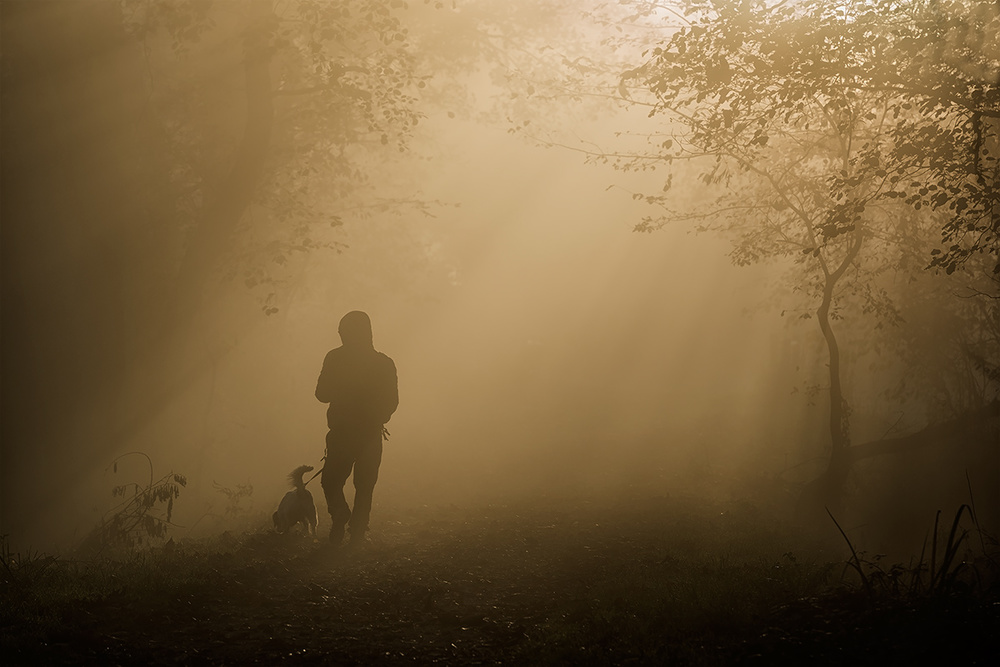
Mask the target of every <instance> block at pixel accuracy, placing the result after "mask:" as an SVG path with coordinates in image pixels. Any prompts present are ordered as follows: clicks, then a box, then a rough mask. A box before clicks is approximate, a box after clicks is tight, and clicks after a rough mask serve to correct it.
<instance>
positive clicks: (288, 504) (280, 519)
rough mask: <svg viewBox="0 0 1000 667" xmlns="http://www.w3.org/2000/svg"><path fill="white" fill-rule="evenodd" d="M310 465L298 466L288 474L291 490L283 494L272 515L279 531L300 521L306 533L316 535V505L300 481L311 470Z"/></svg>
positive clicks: (287, 528)
mask: <svg viewBox="0 0 1000 667" xmlns="http://www.w3.org/2000/svg"><path fill="white" fill-rule="evenodd" d="M312 469H313V467H312V466H299V467H298V468H296V469H295V470H293V471H292V474H290V475H289V476H288V480H289V481H290V482H291V483H292V487H293V488H292V490H291V491H289V492H288V493H286V494H285V497H284V498H282V499H281V503H279V504H278V509H277V510H276V511H275V512H274V514H273V515H272V517H271V518H272V519H273V521H274V528H275V530H277V531H278V532H279V533H284V532H286V531H288V530H289V529H290V528H292V526H294V525H295V524H297V523H301V524H302V525H303V526H305V528H306V533H308V534H311V535H313V536H315V535H316V505H315V503H313V497H312V494H311V493H309V491H308V490H307V489H306V485H305V484H304V483H303V482H302V476H303V475H304V474H306V473H307V472H309V471H310V470H312Z"/></svg>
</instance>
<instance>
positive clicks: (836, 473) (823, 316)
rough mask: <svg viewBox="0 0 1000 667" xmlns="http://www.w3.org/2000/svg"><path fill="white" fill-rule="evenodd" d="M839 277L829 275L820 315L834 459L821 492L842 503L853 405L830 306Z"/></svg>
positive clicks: (830, 501) (826, 498)
mask: <svg viewBox="0 0 1000 667" xmlns="http://www.w3.org/2000/svg"><path fill="white" fill-rule="evenodd" d="M835 285H836V279H835V278H833V277H832V276H828V277H827V281H826V285H825V286H824V289H823V301H822V303H821V304H820V307H819V309H818V310H817V311H816V315H817V317H818V319H819V327H820V330H821V331H822V332H823V339H824V340H825V341H826V347H827V351H828V354H829V361H830V443H831V450H830V463H829V465H828V466H827V469H826V472H825V473H824V475H823V477H822V478H821V479H822V483H821V488H820V493H821V495H822V498H823V500H824V503H825V504H827V505H833V506H835V507H836V506H838V505H839V504H840V499H841V496H842V494H843V488H844V483H845V482H846V481H847V475H848V472H849V471H850V467H851V462H850V447H851V425H850V406H849V405H848V403H847V399H846V398H845V397H844V388H843V385H842V384H841V380H840V345H839V344H838V343H837V337H836V335H834V333H833V327H832V326H831V324H830V306H831V304H832V303H833V288H834V286H835Z"/></svg>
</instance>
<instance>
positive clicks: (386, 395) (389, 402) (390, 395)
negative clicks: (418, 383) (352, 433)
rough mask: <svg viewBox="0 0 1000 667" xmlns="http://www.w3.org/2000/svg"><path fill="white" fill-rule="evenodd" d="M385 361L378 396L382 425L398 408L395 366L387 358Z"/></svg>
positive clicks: (397, 384) (397, 385) (397, 383)
mask: <svg viewBox="0 0 1000 667" xmlns="http://www.w3.org/2000/svg"><path fill="white" fill-rule="evenodd" d="M385 361H386V364H385V381H384V384H383V385H382V390H383V393H382V396H380V399H381V401H380V402H381V405H380V408H381V409H380V413H381V421H382V423H383V424H385V423H386V422H388V421H389V419H390V418H391V417H392V413H394V412H395V411H396V408H397V407H399V382H398V380H397V378H396V364H394V363H393V361H392V359H390V358H389V357H385Z"/></svg>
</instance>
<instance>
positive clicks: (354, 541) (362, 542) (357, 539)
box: [348, 533, 372, 549]
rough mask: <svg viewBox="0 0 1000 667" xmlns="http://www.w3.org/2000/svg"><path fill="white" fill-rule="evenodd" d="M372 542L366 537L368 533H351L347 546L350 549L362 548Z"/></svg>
mask: <svg viewBox="0 0 1000 667" xmlns="http://www.w3.org/2000/svg"><path fill="white" fill-rule="evenodd" d="M371 543H372V541H371V539H370V538H369V537H368V533H357V534H355V533H351V541H350V542H349V543H348V546H349V547H351V548H352V549H363V548H364V547H366V546H369V545H370V544H371Z"/></svg>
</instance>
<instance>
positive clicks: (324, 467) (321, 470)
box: [302, 454, 326, 487]
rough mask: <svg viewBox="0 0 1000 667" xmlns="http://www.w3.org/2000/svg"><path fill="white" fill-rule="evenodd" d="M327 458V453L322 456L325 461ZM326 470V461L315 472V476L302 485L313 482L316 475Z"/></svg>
mask: <svg viewBox="0 0 1000 667" xmlns="http://www.w3.org/2000/svg"><path fill="white" fill-rule="evenodd" d="M325 460H326V454H324V455H323V458H321V459H320V461H325ZM324 470H326V464H325V463H324V464H323V466H322V467H321V468H320V469H319V470H317V471H316V472H314V473H313V476H312V477H310V478H309V481H308V482H306V483H305V484H303V485H302V486H303V487H304V486H306V484H308V483H309V482H311V481H313V480H314V479H316V475H318V474H320V473H321V472H323V471H324Z"/></svg>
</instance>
